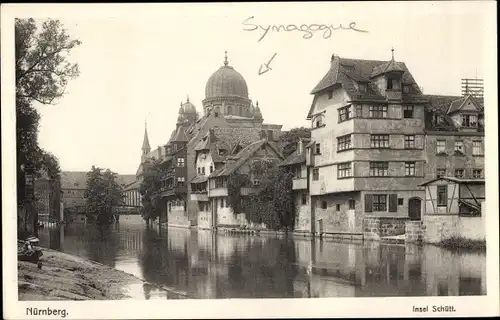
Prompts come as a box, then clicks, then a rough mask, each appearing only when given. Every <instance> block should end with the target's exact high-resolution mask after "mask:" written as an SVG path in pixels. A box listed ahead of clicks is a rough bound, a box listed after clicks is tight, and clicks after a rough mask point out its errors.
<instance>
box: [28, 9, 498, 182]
mask: <svg viewBox="0 0 500 320" xmlns="http://www.w3.org/2000/svg"><path fill="white" fill-rule="evenodd" d="M57 8H58V9H59V11H58V10H53V11H50V10H47V11H45V12H54V14H53V15H52V14H51V15H46V14H44V15H42V14H41V12H42V11H38V12H32V13H31V15H30V16H35V17H37V18H49V17H50V18H57V19H59V20H61V22H62V23H63V25H64V27H65V28H66V29H67V30H68V33H69V34H70V35H71V36H72V37H73V38H76V39H79V40H80V41H82V45H81V46H80V47H78V48H77V49H75V50H74V51H73V52H72V53H71V55H70V57H69V60H70V61H71V62H76V63H78V65H79V68H80V76H79V77H78V78H77V79H75V80H72V81H71V82H70V83H69V84H68V86H67V89H66V95H65V96H64V97H63V98H62V99H60V100H59V102H58V104H57V105H53V106H52V105H50V106H46V105H43V106H38V107H37V108H38V110H39V111H40V113H41V116H42V119H41V122H40V132H39V142H40V145H41V147H42V148H44V149H46V150H47V151H50V152H52V153H53V154H54V155H55V156H56V157H57V158H58V159H59V161H60V166H61V169H62V170H63V171H88V170H89V169H90V167H91V166H92V165H96V166H99V167H102V168H109V169H111V170H112V171H115V172H118V173H120V174H134V173H135V172H136V170H137V167H138V165H139V161H140V155H141V145H142V140H143V136H144V128H145V121H146V119H147V128H148V132H149V141H150V143H151V147H152V148H155V147H157V146H159V145H164V144H166V143H167V141H168V138H169V136H170V133H171V131H172V130H173V129H174V128H175V121H176V118H177V112H178V110H179V106H180V103H181V102H182V101H185V100H186V97H187V96H189V99H190V101H191V102H192V103H193V104H194V105H195V106H196V108H197V110H198V111H199V112H200V113H202V109H201V101H202V100H203V99H204V94H205V84H206V82H207V80H208V78H209V77H210V75H211V74H212V73H213V72H215V71H216V70H217V69H218V68H219V67H220V66H222V64H223V61H224V51H226V50H227V52H228V60H229V64H230V65H232V66H233V67H234V68H235V69H236V70H237V71H238V72H240V73H241V74H242V75H243V77H244V78H245V80H246V82H247V85H248V90H249V95H250V98H251V99H252V100H253V101H254V102H255V101H258V102H259V107H260V108H261V111H262V114H263V117H264V122H265V123H272V124H282V125H283V128H284V129H290V128H293V127H299V126H309V123H308V121H307V120H306V115H307V112H308V110H309V107H310V105H311V102H312V95H310V91H311V90H312V88H313V87H314V86H315V85H316V84H317V82H318V81H319V80H320V79H321V78H322V77H323V75H324V74H325V73H326V72H327V71H328V68H329V65H330V58H331V56H332V54H337V55H339V56H341V57H345V58H358V59H373V60H389V59H390V58H391V48H394V56H395V59H396V61H402V62H405V63H406V65H407V67H408V68H409V70H410V72H411V73H412V74H413V76H414V78H415V80H416V81H417V83H418V84H419V85H420V87H421V88H422V89H423V91H424V93H426V94H446V95H460V94H461V84H460V81H461V79H462V78H465V77H469V78H470V77H472V78H473V77H479V78H481V77H484V74H485V72H486V70H487V69H485V68H487V65H486V64H485V63H483V62H484V61H485V60H484V59H483V58H484V56H485V54H486V52H485V51H486V50H487V47H486V46H487V45H488V41H487V39H486V37H485V33H484V29H485V28H486V25H485V23H486V22H485V21H486V19H485V17H486V14H487V13H488V11H487V10H485V8H486V7H485V6H483V3H481V2H474V3H472V2H455V3H446V2H442V3H433V2H420V3H396V2H393V3H385V4H375V3H315V4H303V3H288V4H273V3H265V4H256V3H254V4H234V3H227V4H164V5H160V6H158V5H135V6H134V5H128V6H127V5H118V6H110V5H107V6H106V5H103V6H98V5H94V6H93V7H88V6H87V7H82V9H81V10H80V9H78V10H75V9H74V8H73V9H72V10H71V9H68V8H66V9H64V10H63V9H61V8H62V7H57ZM91 9H92V10H91ZM249 17H254V18H253V19H252V20H251V22H252V23H253V24H255V25H262V26H263V27H264V28H265V27H267V26H269V25H281V24H284V25H288V24H294V25H297V26H299V27H300V25H302V24H306V25H310V24H325V25H334V26H338V25H339V24H342V25H343V26H345V27H347V26H349V23H351V22H355V23H356V28H357V29H361V30H365V31H368V32H356V31H353V30H335V31H332V32H331V35H330V37H326V36H325V37H324V36H323V34H322V32H315V33H314V34H313V36H312V38H310V39H304V37H303V36H304V33H302V32H300V31H294V32H283V31H281V32H272V31H270V32H268V33H267V34H266V35H265V36H264V38H263V39H262V40H260V41H258V40H259V38H260V37H261V36H262V34H263V31H262V29H261V28H259V29H258V30H254V31H247V30H248V29H251V28H252V26H251V25H245V24H243V22H244V21H245V19H248V18H249ZM247 21H248V20H247ZM244 29H247V30H244ZM275 53H276V56H275V58H274V59H273V60H272V63H271V65H270V66H271V68H272V70H270V71H268V72H266V73H264V74H262V75H259V74H258V71H259V67H260V66H261V65H262V64H263V63H265V62H267V61H268V60H269V59H270V58H271V57H272V56H273V55H274V54H275Z"/></svg>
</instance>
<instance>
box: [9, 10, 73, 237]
mask: <svg viewBox="0 0 500 320" xmlns="http://www.w3.org/2000/svg"><path fill="white" fill-rule="evenodd" d="M80 44H81V42H80V41H78V40H74V39H71V38H70V36H69V35H68V34H67V32H66V30H65V29H63V27H62V25H61V23H60V22H59V21H58V20H47V21H45V22H43V23H42V25H41V30H39V28H38V26H37V24H36V22H35V20H34V19H16V21H15V63H16V143H17V154H16V160H17V191H18V193H17V194H18V204H22V203H23V201H24V200H25V190H24V188H25V181H24V172H23V168H26V167H30V168H33V169H34V171H35V174H38V175H39V172H40V170H41V169H42V167H44V166H45V167H47V166H48V167H53V168H56V167H57V168H58V164H57V165H55V163H56V162H57V158H55V157H53V156H48V154H47V153H46V152H45V151H43V150H42V149H41V148H40V147H39V146H38V124H39V120H40V115H39V113H38V112H37V110H36V109H35V108H34V106H33V103H40V104H55V103H56V102H57V100H58V99H59V98H61V97H62V96H63V95H64V91H65V88H66V85H67V83H68V81H69V80H70V79H74V78H75V77H77V76H78V74H79V71H78V65H77V64H71V63H69V62H68V60H67V58H68V54H69V52H70V51H71V50H72V49H73V48H75V47H77V46H78V45H80ZM45 161H49V163H45ZM29 231H31V230H29Z"/></svg>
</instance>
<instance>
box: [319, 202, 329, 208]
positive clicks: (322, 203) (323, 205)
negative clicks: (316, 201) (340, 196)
mask: <svg viewBox="0 0 500 320" xmlns="http://www.w3.org/2000/svg"><path fill="white" fill-rule="evenodd" d="M327 208H328V204H327V203H326V201H321V209H327Z"/></svg>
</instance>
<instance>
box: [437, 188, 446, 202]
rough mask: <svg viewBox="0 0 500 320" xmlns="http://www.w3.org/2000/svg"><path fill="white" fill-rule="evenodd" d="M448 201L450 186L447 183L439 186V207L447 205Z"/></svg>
mask: <svg viewBox="0 0 500 320" xmlns="http://www.w3.org/2000/svg"><path fill="white" fill-rule="evenodd" d="M447 202H448V188H447V186H446V185H442V186H437V205H438V207H446V204H447Z"/></svg>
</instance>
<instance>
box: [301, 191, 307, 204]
mask: <svg viewBox="0 0 500 320" xmlns="http://www.w3.org/2000/svg"><path fill="white" fill-rule="evenodd" d="M302 204H303V205H305V204H307V194H305V193H302Z"/></svg>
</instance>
